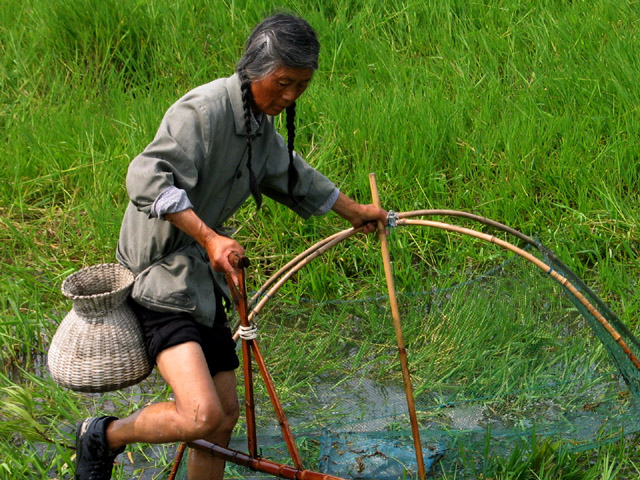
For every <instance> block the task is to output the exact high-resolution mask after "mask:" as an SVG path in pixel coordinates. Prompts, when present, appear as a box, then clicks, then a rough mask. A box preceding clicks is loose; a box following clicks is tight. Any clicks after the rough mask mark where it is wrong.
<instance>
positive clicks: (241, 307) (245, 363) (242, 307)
mask: <svg viewBox="0 0 640 480" xmlns="http://www.w3.org/2000/svg"><path fill="white" fill-rule="evenodd" d="M229 263H231V264H232V265H233V266H234V267H235V268H236V270H237V271H238V278H239V283H240V284H239V285H238V286H236V285H235V284H234V282H233V280H232V278H231V276H230V275H228V274H227V275H225V277H226V280H227V284H228V285H229V290H230V292H231V297H233V303H234V304H235V306H236V310H237V311H238V316H239V317H240V323H241V325H242V326H243V327H249V326H250V325H249V320H248V318H249V313H248V312H247V302H246V298H247V296H246V291H245V281H244V269H245V267H247V266H248V265H249V259H248V258H247V257H240V256H239V255H237V254H235V255H234V254H231V255H229ZM243 299H244V301H243ZM249 342H250V341H248V340H243V341H242V367H243V374H244V401H245V410H246V417H247V449H248V450H249V456H251V457H252V458H257V457H258V436H257V433H256V413H255V404H254V402H253V397H254V396H253V372H252V370H251V345H250V343H249Z"/></svg>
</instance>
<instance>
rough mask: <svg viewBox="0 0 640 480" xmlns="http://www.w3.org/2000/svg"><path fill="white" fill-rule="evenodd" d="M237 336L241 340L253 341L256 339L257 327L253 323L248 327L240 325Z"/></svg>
mask: <svg viewBox="0 0 640 480" xmlns="http://www.w3.org/2000/svg"><path fill="white" fill-rule="evenodd" d="M238 336H239V337H240V338H241V339H243V340H255V339H256V338H257V337H258V325H256V324H255V323H252V324H251V325H250V326H248V327H243V326H242V325H240V327H238Z"/></svg>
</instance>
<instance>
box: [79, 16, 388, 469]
mask: <svg viewBox="0 0 640 480" xmlns="http://www.w3.org/2000/svg"><path fill="white" fill-rule="evenodd" d="M319 49H320V45H319V43H318V41H317V39H316V35H315V32H314V31H313V29H312V28H311V27H310V26H309V24H308V23H307V22H306V21H305V20H303V19H301V18H298V17H295V16H292V15H286V14H277V15H274V16H271V17H269V18H267V19H266V20H264V21H263V22H261V23H260V24H259V25H258V26H257V27H256V28H255V29H254V31H253V32H252V34H251V36H250V37H249V39H248V41H247V45H246V49H245V53H244V55H243V57H242V58H241V59H240V61H239V63H238V66H237V68H236V72H235V74H234V75H233V76H231V77H229V78H221V79H218V80H215V81H213V82H211V83H208V84H206V85H203V86H200V87H198V88H196V89H194V90H192V91H190V92H189V93H187V94H186V95H185V96H184V97H182V98H181V99H180V100H178V101H177V102H176V103H175V104H174V105H173V106H172V107H171V108H170V109H169V110H168V111H167V113H166V115H165V117H164V119H163V120H162V123H161V124H160V128H159V130H158V133H157V134H156V136H155V138H154V140H153V141H152V142H151V143H150V144H149V146H148V147H147V148H146V149H145V150H144V152H142V153H141V154H140V155H139V156H137V157H136V158H135V159H134V160H133V161H132V162H131V165H130V167H129V171H128V174H127V189H128V193H129V197H130V199H131V201H130V203H129V205H128V208H127V210H126V213H125V215H124V219H123V222H122V229H121V232H120V240H119V243H118V252H117V257H118V260H119V261H120V262H121V263H122V264H124V265H125V266H127V267H128V268H129V269H131V270H132V271H133V272H134V273H135V274H136V276H137V279H136V283H135V285H134V288H133V291H132V294H131V299H130V304H131V306H132V308H133V309H134V310H135V312H136V314H137V316H138V319H139V321H140V324H141V327H142V329H143V332H144V334H145V337H146V341H147V346H148V351H149V354H150V356H151V358H153V359H154V360H155V362H156V364H157V367H158V370H159V372H160V374H161V375H162V377H163V378H164V379H165V380H166V381H167V383H168V384H169V385H170V386H171V389H172V390H173V395H174V401H169V402H164V403H156V404H153V405H150V406H148V407H145V408H143V409H141V410H139V411H137V412H135V413H133V414H132V415H130V416H129V417H127V418H123V419H117V418H115V417H97V418H88V419H86V420H84V421H83V422H82V423H81V424H80V425H79V427H78V431H77V449H78V450H77V457H76V478H77V479H82V480H84V479H92V480H95V479H108V478H111V470H112V467H113V461H114V459H115V457H116V456H117V455H118V454H119V453H120V452H122V450H123V449H124V446H125V445H127V444H129V443H134V442H146V443H164V442H175V441H190V440H195V439H199V438H202V439H206V440H208V441H210V442H214V443H217V444H220V445H223V446H226V445H227V444H228V442H229V439H230V437H231V432H232V430H233V428H234V426H235V424H236V421H237V418H238V410H239V407H238V398H237V394H236V379H235V373H234V369H236V368H237V367H238V365H239V362H238V357H237V355H236V353H235V343H234V341H233V339H232V334H231V331H230V329H229V327H228V325H227V318H226V314H225V307H224V305H225V300H226V298H227V296H226V294H225V293H224V292H225V291H226V290H225V287H226V285H225V280H224V274H225V273H228V274H230V275H231V276H232V278H234V279H237V272H235V270H234V267H233V266H232V265H231V264H230V263H229V255H230V254H232V253H236V254H238V255H243V254H244V249H243V247H242V246H241V245H240V244H238V242H236V241H235V240H233V239H232V238H229V237H228V236H225V235H224V234H223V232H222V230H221V229H220V227H221V226H222V224H223V222H224V221H225V220H227V219H228V218H229V217H230V216H231V215H232V214H233V213H234V212H235V211H236V210H237V209H238V208H239V207H240V206H241V205H242V203H243V202H244V201H245V200H246V199H247V198H248V197H249V195H252V196H253V197H254V199H255V201H256V203H257V205H258V208H260V205H261V203H262V194H265V195H267V196H268V197H270V198H272V199H274V200H276V201H278V202H280V203H282V204H284V205H286V206H288V207H289V208H291V209H292V210H294V211H295V212H296V213H298V214H299V215H300V216H302V217H303V218H308V217H309V216H311V215H323V214H325V213H327V212H329V211H330V210H333V211H334V212H336V213H337V214H338V215H340V216H341V217H343V218H344V219H346V220H347V221H349V222H350V223H351V224H352V225H353V226H354V227H360V226H364V228H363V230H364V231H365V232H367V233H368V232H372V231H374V230H375V222H376V221H378V220H382V221H386V212H385V211H384V210H382V209H379V208H377V207H375V206H373V205H361V204H358V203H356V202H355V201H353V200H351V199H349V198H348V197H346V196H345V195H344V194H343V193H341V192H339V191H338V189H337V188H336V187H335V185H334V184H333V183H332V182H331V181H329V180H328V179H327V178H326V177H325V176H323V175H322V174H320V173H318V172H317V171H316V170H314V169H313V168H312V167H310V166H309V165H308V164H307V163H305V162H304V160H302V158H300V156H299V155H298V154H297V153H296V152H295V151H294V149H293V142H294V138H295V127H294V117H295V101H296V99H297V98H298V97H299V96H300V95H302V93H303V92H304V91H305V89H306V88H307V86H308V85H309V82H311V79H312V77H313V74H314V72H315V70H316V69H317V67H318V52H319ZM282 111H286V115H287V139H288V142H287V144H285V142H284V140H283V138H282V137H281V136H280V135H279V134H278V133H277V132H276V131H275V128H274V118H273V117H274V116H276V115H279V114H280V113H281V112H282ZM226 303H227V304H228V301H226ZM188 472H189V479H191V480H194V479H200V478H208V479H220V478H222V476H223V472H224V461H223V460H221V459H217V458H214V457H212V456H211V455H209V454H208V453H206V452H205V453H203V452H200V451H197V450H192V451H191V452H190V453H189V461H188Z"/></svg>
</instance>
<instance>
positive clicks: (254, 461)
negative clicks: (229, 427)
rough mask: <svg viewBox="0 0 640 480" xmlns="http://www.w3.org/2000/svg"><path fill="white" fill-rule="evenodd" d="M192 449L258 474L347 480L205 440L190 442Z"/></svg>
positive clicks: (298, 478) (306, 478)
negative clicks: (247, 453) (250, 454)
mask: <svg viewBox="0 0 640 480" xmlns="http://www.w3.org/2000/svg"><path fill="white" fill-rule="evenodd" d="M189 446H190V447H191V448H197V449H199V450H204V451H208V452H209V453H211V455H213V456H214V457H217V458H223V459H224V460H226V461H229V462H232V463H235V464H236V465H241V466H243V467H246V468H250V469H251V470H255V471H257V472H264V473H267V474H269V475H273V476H276V477H280V478H288V479H291V480H345V479H343V478H341V477H335V476H333V475H329V474H326V473H320V472H313V471H311V470H304V469H299V468H295V467H291V466H289V465H283V464H280V463H275V462H272V461H270V460H266V459H264V458H252V457H249V456H248V455H246V454H245V453H242V452H238V451H237V450H232V449H230V448H225V447H221V446H220V445H216V444H215V443H209V442H207V441H205V440H195V441H193V442H189Z"/></svg>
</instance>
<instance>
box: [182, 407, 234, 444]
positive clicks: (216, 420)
mask: <svg viewBox="0 0 640 480" xmlns="http://www.w3.org/2000/svg"><path fill="white" fill-rule="evenodd" d="M179 421H180V424H181V425H180V430H181V431H182V434H183V436H184V440H186V441H191V440H198V439H201V438H207V437H208V436H210V435H211V434H212V433H213V432H215V431H216V430H218V429H219V428H220V426H221V425H222V423H223V421H224V413H223V412H222V410H221V409H220V408H219V405H209V404H204V403H200V404H199V405H198V407H197V408H196V409H194V410H193V411H192V412H189V413H184V414H183V415H181V417H180V420H179Z"/></svg>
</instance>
